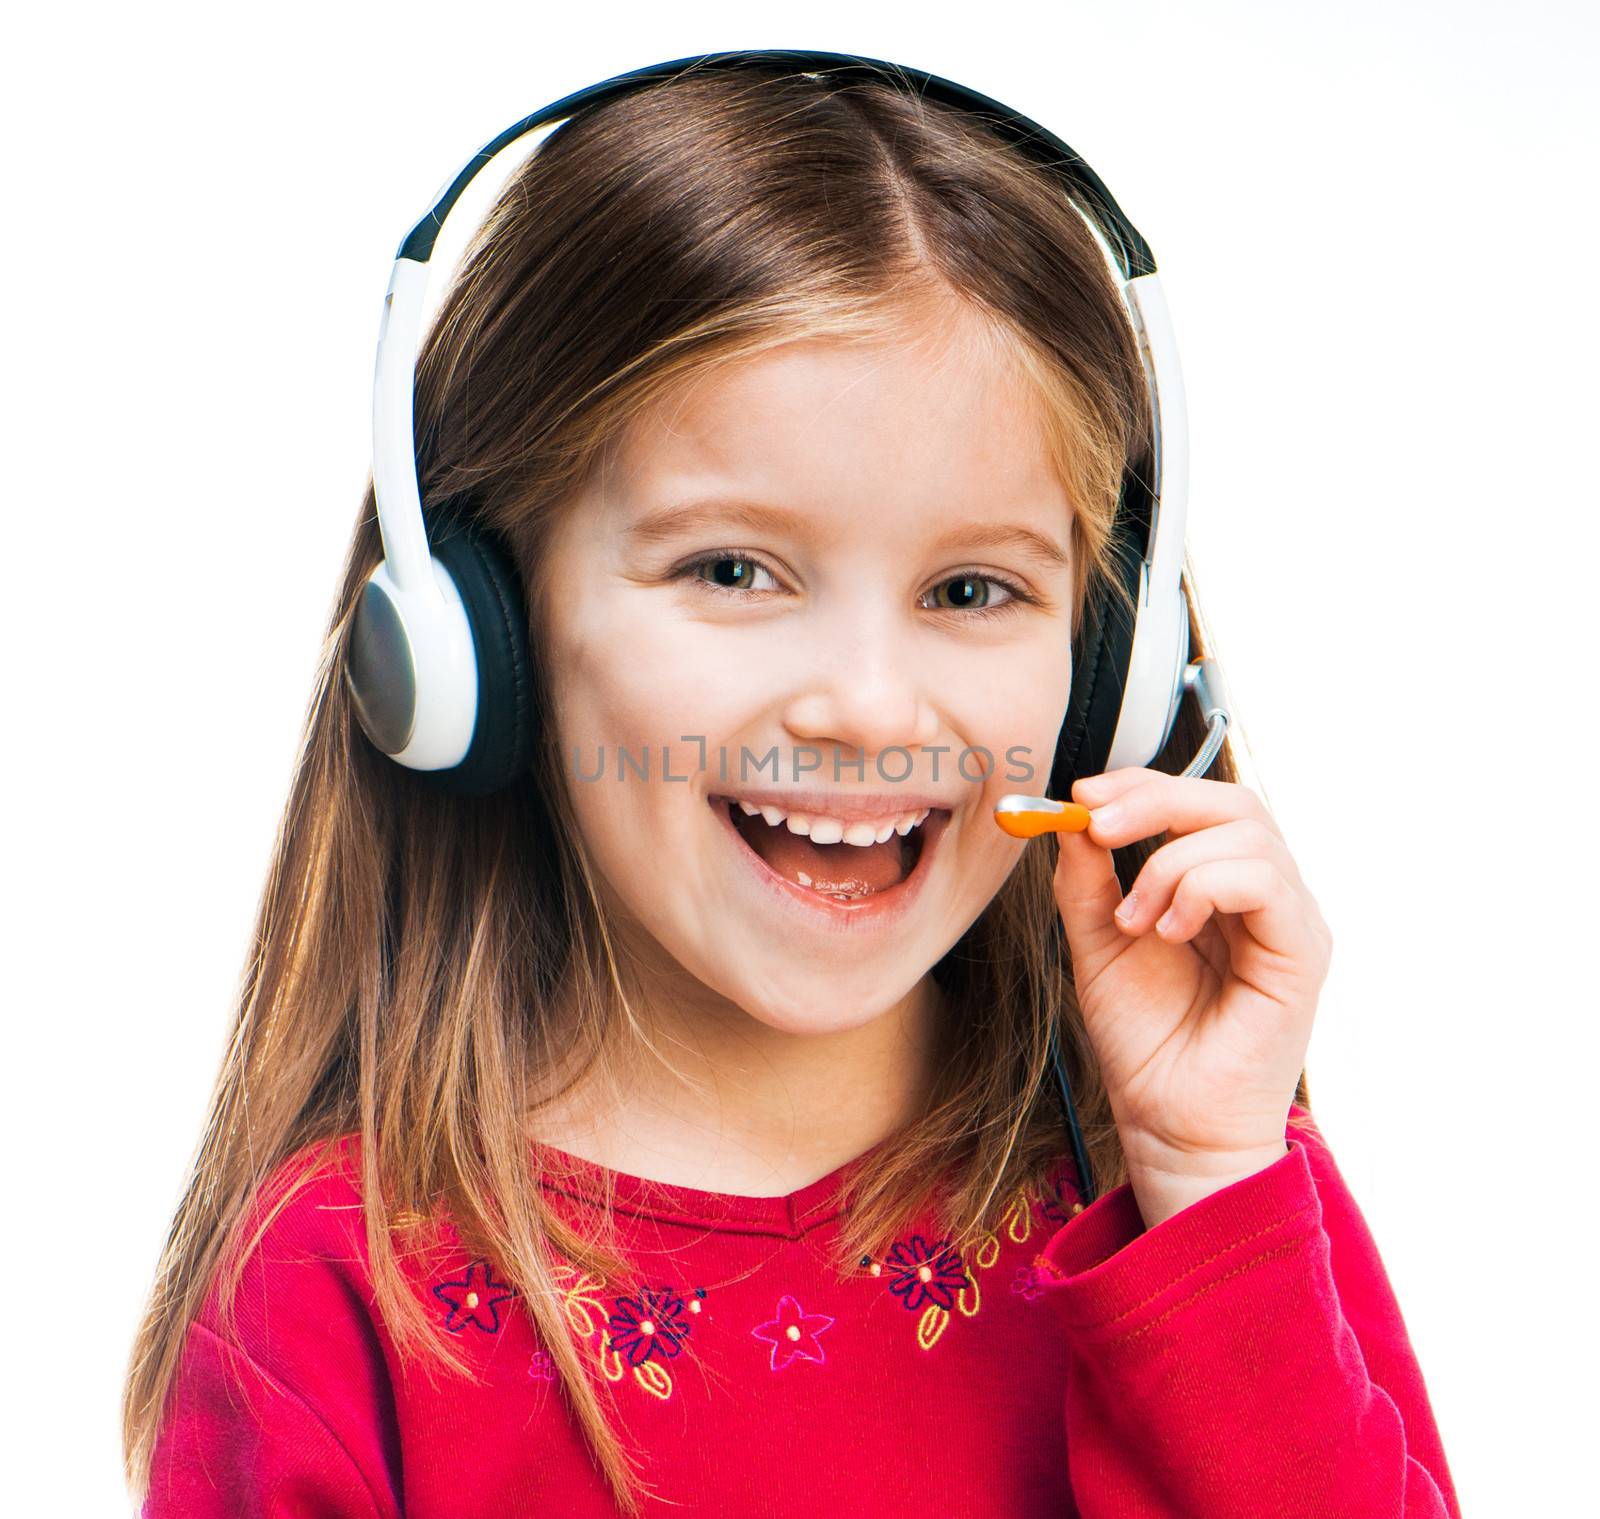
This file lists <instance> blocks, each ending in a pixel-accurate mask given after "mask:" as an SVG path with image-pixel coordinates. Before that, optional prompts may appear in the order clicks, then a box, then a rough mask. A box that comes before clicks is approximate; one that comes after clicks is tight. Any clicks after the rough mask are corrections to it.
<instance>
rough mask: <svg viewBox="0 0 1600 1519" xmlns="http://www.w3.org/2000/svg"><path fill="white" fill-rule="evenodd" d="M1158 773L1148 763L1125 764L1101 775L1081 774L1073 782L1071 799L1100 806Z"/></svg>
mask: <svg viewBox="0 0 1600 1519" xmlns="http://www.w3.org/2000/svg"><path fill="white" fill-rule="evenodd" d="M1158 773H1159V772H1157V771H1155V770H1151V769H1150V768H1149V767H1148V766H1146V765H1123V766H1120V767H1119V768H1118V769H1116V770H1107V771H1104V772H1103V773H1102V774H1100V775H1080V776H1079V777H1078V779H1077V780H1075V781H1074V782H1073V783H1072V788H1071V793H1070V794H1071V800H1073V801H1074V802H1077V803H1079V804H1080V805H1081V806H1084V807H1099V806H1100V805H1102V804H1103V803H1105V802H1109V801H1111V800H1112V799H1113V798H1115V797H1119V796H1121V795H1122V793H1123V792H1125V791H1126V790H1127V789H1128V788H1129V787H1130V786H1136V785H1137V784H1138V783H1139V782H1140V781H1142V780H1147V779H1148V778H1149V777H1150V776H1152V775H1156V774H1158Z"/></svg>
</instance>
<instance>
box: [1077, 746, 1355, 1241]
mask: <svg viewBox="0 0 1600 1519" xmlns="http://www.w3.org/2000/svg"><path fill="white" fill-rule="evenodd" d="M1072 800H1073V801H1075V802H1080V803H1082V804H1083V805H1084V806H1086V807H1089V808H1091V809H1094V811H1093V815H1092V816H1091V818H1090V822H1089V827H1088V829H1087V830H1086V831H1084V832H1080V833H1059V834H1057V835H1056V838H1057V839H1058V840H1059V842H1060V853H1059V856H1058V858H1057V861H1056V872H1055V895H1056V903H1057V905H1058V906H1059V907H1060V909H1061V918H1062V923H1063V925H1064V927H1065V929H1066V938H1067V944H1068V947H1069V948H1070V950H1071V953H1072V968H1073V976H1074V980H1075V982H1076V985H1077V991H1078V1004H1079V1007H1080V1008H1081V1009H1082V1012H1083V1020H1084V1025H1085V1027H1086V1029H1087V1032H1088V1035H1089V1039H1090V1041H1091V1043H1092V1044H1093V1045H1094V1049H1095V1053H1096V1054H1097V1056H1098V1057H1099V1061H1100V1071H1101V1075H1102V1077H1103V1079H1104V1081H1105V1086H1106V1091H1107V1094H1108V1096H1109V1097H1110V1101H1111V1111H1112V1115H1113V1116H1114V1117H1115V1119H1116V1123H1117V1129H1118V1131H1119V1133H1120V1135H1121V1139H1122V1147H1123V1152H1124V1154H1125V1155H1126V1156H1127V1161H1128V1179H1129V1182H1130V1183H1131V1184H1132V1186H1133V1190H1134V1195H1135V1197H1136V1198H1137V1199H1138V1202H1139V1208H1140V1212H1141V1214H1142V1215H1143V1217H1144V1220H1145V1225H1146V1227H1148V1228H1154V1227H1155V1226H1156V1224H1157V1223H1159V1222H1160V1221H1161V1220H1162V1219H1164V1218H1168V1217H1170V1216H1171V1215H1172V1214H1173V1213H1176V1212H1178V1211H1179V1210H1180V1209H1181V1208H1185V1207H1187V1206H1188V1205H1189V1204H1190V1203H1192V1202H1196V1201H1198V1200H1199V1199H1200V1198H1201V1197H1204V1196H1206V1195H1207V1194H1208V1193H1210V1192H1214V1191H1216V1190H1218V1189H1219V1188H1221V1187H1224V1186H1227V1185H1228V1184H1229V1183H1230V1182H1234V1181H1238V1180H1240V1179H1241V1178H1243V1177H1245V1176H1249V1175H1251V1174H1253V1173H1254V1172H1256V1171H1259V1170H1261V1169H1262V1168H1263V1167H1265V1166H1268V1165H1271V1164H1272V1162H1273V1161H1275V1160H1277V1159H1280V1158H1281V1157H1282V1156H1283V1155H1284V1154H1285V1153H1286V1147H1285V1144H1284V1132H1283V1131H1284V1124H1285V1121H1286V1119H1287V1116H1288V1112H1289V1104H1290V1103H1291V1102H1292V1101H1293V1100H1294V1092H1295V1085H1296V1083H1297V1082H1298V1080H1299V1077H1300V1071H1301V1069H1302V1067H1303V1066H1304V1064H1305V1054H1306V1047H1307V1045H1308V1044H1309V1043H1310V1040H1311V1023H1312V1019H1313V1018H1314V1017H1315V1015H1316V1010H1317V996H1318V993H1319V992H1320V990H1321V987H1322V983H1323V981H1324V980H1325V979H1326V977H1327V974H1328V965H1329V961H1330V959H1331V958H1332V950H1333V941H1332V935H1331V934H1330V933H1329V931H1328V926H1327V924H1326V923H1325V922H1324V921H1323V919H1322V914H1321V912H1320V911H1319V910H1318V908H1317V904H1316V902H1315V900H1314V899H1313V898H1312V896H1311V893H1310V892H1309V891H1307V890H1306V886H1305V883H1304V882H1303V881H1302V880H1301V879H1300V872H1299V870H1298V869H1296V867H1295V863H1294V860H1293V859H1292V858H1291V857H1290V854H1289V850H1288V847H1287V846H1286V844H1285V843H1284V840H1283V836H1282V834H1280V833H1279V832H1278V828H1277V825H1276V824H1275V823H1274V822H1273V820H1272V817H1271V814H1269V813H1268V811H1267V809H1266V806H1265V804H1264V803H1263V802H1262V801H1261V799H1260V798H1259V797H1258V796H1257V795H1256V794H1255V792H1253V791H1252V790H1250V789H1249V787H1247V786H1244V785H1241V784H1237V783H1235V782H1231V781H1212V780H1204V779H1201V778H1197V777H1194V776H1175V775H1166V774H1164V773H1163V772H1161V771H1157V770H1150V769H1146V768H1142V767H1138V766H1130V767H1128V768H1125V769H1121V770H1113V771H1109V772H1108V773H1106V774H1105V775H1097V776H1086V777H1084V778H1083V779H1081V780H1079V781H1077V782H1075V783H1074V785H1073V787H1072ZM1163 831H1165V832H1167V833H1169V834H1170V835H1171V839H1170V840H1169V842H1167V843H1166V844H1163V845H1162V846H1161V848H1159V849H1158V850H1156V852H1155V853H1154V854H1153V855H1151V856H1150V858H1149V859H1148V860H1147V861H1146V862H1145V864H1144V866H1143V868H1142V869H1141V870H1140V872H1139V875H1138V878H1137V879H1136V880H1135V881H1134V882H1133V885H1132V887H1131V889H1130V891H1129V894H1128V900H1129V903H1130V904H1131V908H1132V911H1131V914H1130V916H1129V917H1128V918H1127V919H1123V918H1120V917H1118V916H1116V912H1117V907H1118V904H1119V902H1120V901H1121V897H1122V892H1121V888H1120V887H1119V886H1118V884H1117V876H1116V871H1115V869H1114V868H1113V866H1112V861H1111V846H1113V845H1116V846H1118V847H1121V846H1123V845H1126V844H1131V843H1134V842H1136V841H1137V840H1139V839H1144V838H1149V837H1151V836H1152V835H1154V834H1158V833H1161V832H1163Z"/></svg>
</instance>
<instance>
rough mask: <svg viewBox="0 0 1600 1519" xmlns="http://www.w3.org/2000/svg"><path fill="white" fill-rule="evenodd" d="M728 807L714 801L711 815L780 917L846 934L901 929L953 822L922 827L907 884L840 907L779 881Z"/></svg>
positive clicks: (939, 815)
mask: <svg viewBox="0 0 1600 1519" xmlns="http://www.w3.org/2000/svg"><path fill="white" fill-rule="evenodd" d="M734 805H735V806H737V805H738V804H737V803H735V804H734ZM728 807H729V804H728V801H727V799H726V798H725V797H724V798H721V799H715V798H713V799H712V800H711V810H712V811H713V812H714V813H716V815H717V817H718V819H719V820H720V821H721V823H722V828H723V831H724V832H725V833H726V834H727V835H728V838H729V840H730V841H731V842H732V844H733V848H734V853H735V854H737V855H738V856H739V858H740V859H741V860H743V861H744V868H745V869H746V870H747V871H748V872H749V875H750V880H751V883H752V884H753V885H754V887H755V888H756V890H757V891H759V892H760V893H761V894H762V895H763V896H764V897H765V898H767V899H768V900H770V901H771V902H772V904H773V905H774V906H775V907H776V908H777V910H778V911H779V912H782V913H787V914H788V915H789V916H790V918H791V919H792V920H793V921H795V922H799V923H805V924H808V925H811V926H814V927H821V928H825V929H833V930H836V931H843V932H847V933H848V932H851V931H853V930H856V929H861V928H866V927H868V926H871V927H873V928H878V927H880V926H887V925H890V924H894V923H897V922H899V921H900V919H902V918H904V917H905V916H906V914H907V913H909V912H910V911H911V909H912V907H913V906H914V905H915V904H916V901H917V898H918V897H919V896H920V895H921V894H922V883H923V882H924V881H926V880H927V878H928V876H929V874H930V871H931V868H932V865H933V856H934V851H935V850H937V849H938V847H939V841H940V840H941V839H942V838H943V837H944V832H945V827H946V825H947V824H948V823H949V821H950V814H949V813H948V812H945V811H939V812H932V813H929V815H928V820H927V821H926V822H925V823H924V824H923V825H922V835H923V838H922V853H921V854H919V855H918V856H917V863H916V865H915V866H914V867H913V869H912V871H911V874H910V875H908V876H907V877H906V878H905V880H903V881H901V882H899V883H898V884H897V885H894V886H890V887H888V888H886V889H885V890H883V891H877V892H874V893H873V894H872V895H871V896H867V897H860V898H857V899H856V900H855V901H853V902H841V901H839V900H838V899H837V898H835V897H829V896H824V895H823V893H821V892H820V891H812V890H811V888H810V887H808V886H797V885H796V884H795V883H794V882H793V881H790V880H786V879H785V878H784V877H783V876H780V875H779V874H778V872H777V871H775V870H774V869H773V868H772V867H771V866H770V865H768V864H767V862H766V861H765V860H763V859H762V858H761V856H760V855H758V854H757V853H756V852H755V850H753V849H752V848H751V847H750V846H749V845H748V844H747V843H745V841H744V836H743V835H742V834H741V833H740V832H739V830H738V829H737V828H735V827H734V825H733V819H732V817H730V816H729V813H728ZM846 847H854V846H846Z"/></svg>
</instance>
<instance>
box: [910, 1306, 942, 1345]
mask: <svg viewBox="0 0 1600 1519" xmlns="http://www.w3.org/2000/svg"><path fill="white" fill-rule="evenodd" d="M949 1322H950V1313H949V1310H948V1309H944V1308H941V1307H940V1306H939V1305H938V1304H937V1303H930V1304H929V1305H928V1306H927V1307H926V1308H925V1309H923V1311H922V1317H921V1318H920V1319H919V1320H917V1344H919V1345H920V1346H922V1348H923V1349H924V1350H932V1349H933V1347H934V1345H935V1343H937V1341H938V1339H939V1336H940V1335H941V1334H943V1333H944V1326H945V1325H946V1324H948V1323H949Z"/></svg>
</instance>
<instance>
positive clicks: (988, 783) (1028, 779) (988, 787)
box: [947, 639, 1072, 834]
mask: <svg viewBox="0 0 1600 1519" xmlns="http://www.w3.org/2000/svg"><path fill="white" fill-rule="evenodd" d="M991 654H994V651H991ZM953 689H954V690H955V691H956V692H958V693H959V694H958V695H956V696H955V698H954V699H953V701H951V702H949V703H947V710H948V712H949V717H950V724H951V727H952V729H953V731H954V732H956V733H958V734H960V735H961V736H962V741H963V742H964V743H966V744H968V745H969V746H971V747H973V748H977V747H979V746H981V747H982V748H984V749H986V750H987V751H988V754H986V755H985V754H975V755H973V756H971V757H969V759H968V760H967V762H966V770H965V771H964V772H963V779H970V780H972V781H974V782H976V781H977V779H978V777H979V775H980V773H981V771H982V770H983V769H985V768H987V769H988V770H989V775H988V778H987V780H985V781H984V783H983V788H984V801H985V803H986V804H987V805H988V806H989V807H993V805H994V804H995V803H996V802H997V801H998V800H999V799H1000V798H1001V797H1002V796H1004V795H1005V794H1006V793H1007V792H1011V791H1022V792H1028V793H1030V794H1033V795H1042V794H1043V793H1044V791H1045V789H1046V788H1047V787H1048V785H1049V783H1050V768H1051V764H1052V762H1053V761H1054V758H1055V746H1056V738H1057V736H1058V735H1059V733H1060V731H1061V723H1062V720H1063V719H1064V718H1065V716H1066V711H1067V702H1068V700H1069V698H1070V696H1071V691H1072V663H1071V650H1070V646H1069V645H1068V643H1067V642H1066V641H1065V640H1064V639H1063V640H1062V641H1061V642H1059V643H1058V642H1056V641H1054V640H1040V641H1038V642H1030V643H1028V644H1018V645H1016V646H1014V647H1013V648H1010V649H1008V650H1006V651H1005V652H1004V654H1003V655H995V657H990V658H988V659H986V660H985V661H984V664H983V667H982V669H976V668H975V669H973V670H971V671H969V672H967V674H966V676H965V678H964V679H962V680H961V681H960V682H959V683H956V684H955V685H954V686H953ZM991 756H992V758H991ZM995 832H996V833H997V834H999V833H1000V830H999V829H998V828H996V830H995Z"/></svg>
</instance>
